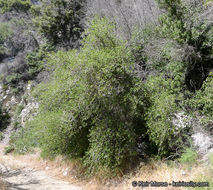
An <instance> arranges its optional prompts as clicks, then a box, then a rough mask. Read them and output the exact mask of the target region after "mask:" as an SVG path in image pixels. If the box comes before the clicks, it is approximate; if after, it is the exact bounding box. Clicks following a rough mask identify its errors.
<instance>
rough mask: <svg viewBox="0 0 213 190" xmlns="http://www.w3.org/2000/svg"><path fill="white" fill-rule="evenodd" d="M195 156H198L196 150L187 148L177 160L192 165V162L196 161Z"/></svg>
mask: <svg viewBox="0 0 213 190" xmlns="http://www.w3.org/2000/svg"><path fill="white" fill-rule="evenodd" d="M197 158H198V154H197V152H196V151H195V150H193V149H191V148H187V149H186V150H185V152H184V153H183V154H182V156H181V157H180V159H179V161H180V163H181V164H186V165H189V166H192V165H193V164H195V163H196V161H197Z"/></svg>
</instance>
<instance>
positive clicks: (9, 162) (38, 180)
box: [0, 145, 83, 190]
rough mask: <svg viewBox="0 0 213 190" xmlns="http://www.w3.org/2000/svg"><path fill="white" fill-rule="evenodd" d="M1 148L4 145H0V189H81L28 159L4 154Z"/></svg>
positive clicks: (81, 189)
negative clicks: (36, 165)
mask: <svg viewBox="0 0 213 190" xmlns="http://www.w3.org/2000/svg"><path fill="white" fill-rule="evenodd" d="M3 150H4V146H3V145H0V190H8V189H9V190H10V189H11V190H83V188H82V187H80V186H78V185H73V184H71V183H69V182H65V181H64V180H62V179H59V178H57V177H54V175H51V172H50V171H46V170H45V169H43V170H42V169H41V167H40V169H39V168H38V167H35V165H33V164H32V163H30V161H29V160H28V159H26V161H25V160H23V158H22V159H20V158H19V159H17V158H16V157H14V156H13V155H4V153H3ZM30 165H32V167H30Z"/></svg>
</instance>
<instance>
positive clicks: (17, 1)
mask: <svg viewBox="0 0 213 190" xmlns="http://www.w3.org/2000/svg"><path fill="white" fill-rule="evenodd" d="M30 6H31V2H30V0H0V9H1V12H3V13H4V12H7V11H13V10H15V11H18V12H19V11H23V12H26V11H28V10H29V9H30Z"/></svg>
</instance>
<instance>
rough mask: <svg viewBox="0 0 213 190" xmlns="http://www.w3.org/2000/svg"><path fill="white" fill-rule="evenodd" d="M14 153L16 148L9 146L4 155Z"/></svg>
mask: <svg viewBox="0 0 213 190" xmlns="http://www.w3.org/2000/svg"><path fill="white" fill-rule="evenodd" d="M13 151H14V148H13V147H12V146H7V147H5V149H4V153H5V154H9V153H11V152H13Z"/></svg>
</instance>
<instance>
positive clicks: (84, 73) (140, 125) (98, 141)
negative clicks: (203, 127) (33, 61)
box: [30, 19, 148, 171]
mask: <svg viewBox="0 0 213 190" xmlns="http://www.w3.org/2000/svg"><path fill="white" fill-rule="evenodd" d="M113 31H114V25H113V24H112V23H109V22H108V21H107V20H106V19H101V20H100V21H98V20H94V21H93V23H92V24H91V26H90V28H89V29H88V31H87V34H88V36H87V37H86V38H85V39H84V42H83V44H84V46H83V48H81V51H80V53H77V52H76V51H74V50H73V51H69V52H58V53H57V54H56V55H52V57H51V58H50V60H49V63H51V65H52V66H51V68H53V69H54V70H55V71H54V75H53V79H52V80H51V82H50V83H48V86H46V85H41V86H40V88H38V89H37V93H36V94H37V96H38V98H39V99H40V102H41V110H40V114H39V115H38V117H37V118H36V119H35V120H34V121H33V122H31V124H30V125H32V126H35V125H36V126H37V127H38V129H39V130H40V132H41V135H42V134H45V135H42V138H40V139H41V142H40V143H41V147H42V150H43V154H47V155H48V156H55V155H57V154H66V155H68V156H71V157H78V158H83V160H84V163H85V165H87V166H88V168H90V171H97V170H101V169H102V168H103V167H106V168H110V169H115V168H118V167H121V165H122V164H123V163H124V161H127V160H129V159H130V158H132V157H134V156H136V149H135V147H136V143H137V139H138V138H139V137H140V136H142V135H145V133H146V129H145V126H144V113H145V109H146V107H147V105H148V100H147V98H146V96H147V95H146V90H145V89H144V87H143V84H142V83H141V82H140V80H139V79H137V78H136V77H134V75H133V73H132V72H131V70H130V68H131V66H133V62H132V59H131V54H130V51H129V49H128V48H126V46H125V44H126V43H125V42H123V41H121V40H119V39H117V38H116V36H115V35H114V34H113ZM41 126H42V127H41ZM46 134H48V135H46Z"/></svg>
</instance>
